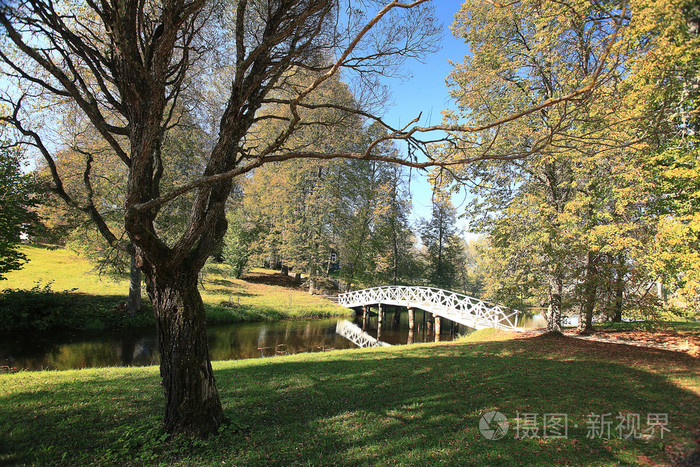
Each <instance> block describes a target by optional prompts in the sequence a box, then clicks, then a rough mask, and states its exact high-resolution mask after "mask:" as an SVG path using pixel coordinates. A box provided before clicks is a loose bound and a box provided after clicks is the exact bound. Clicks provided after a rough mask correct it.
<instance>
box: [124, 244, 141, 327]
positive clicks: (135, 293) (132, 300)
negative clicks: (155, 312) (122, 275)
mask: <svg viewBox="0 0 700 467" xmlns="http://www.w3.org/2000/svg"><path fill="white" fill-rule="evenodd" d="M139 311H141V269H139V267H138V266H137V264H136V254H135V252H133V251H132V252H131V267H130V270H129V298H127V299H126V312H127V313H129V315H131V316H136V315H137V314H138V313H139Z"/></svg>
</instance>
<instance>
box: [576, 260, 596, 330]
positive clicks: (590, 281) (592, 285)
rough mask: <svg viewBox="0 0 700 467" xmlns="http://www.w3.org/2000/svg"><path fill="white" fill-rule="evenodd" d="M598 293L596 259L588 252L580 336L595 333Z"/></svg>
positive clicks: (579, 326)
mask: <svg viewBox="0 0 700 467" xmlns="http://www.w3.org/2000/svg"><path fill="white" fill-rule="evenodd" d="M597 291H598V274H597V268H596V257H595V254H594V253H593V252H592V251H589V252H588V264H587V265H586V282H585V284H584V290H583V303H582V304H581V313H580V314H579V320H578V332H579V334H591V333H592V332H593V310H594V309H595V302H596V293H597Z"/></svg>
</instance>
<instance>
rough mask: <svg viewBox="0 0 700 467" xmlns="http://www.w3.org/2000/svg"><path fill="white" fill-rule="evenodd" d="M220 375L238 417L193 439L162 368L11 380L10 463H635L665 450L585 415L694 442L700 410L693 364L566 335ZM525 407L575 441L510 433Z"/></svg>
mask: <svg viewBox="0 0 700 467" xmlns="http://www.w3.org/2000/svg"><path fill="white" fill-rule="evenodd" d="M600 346H602V347H600ZM621 348H625V349H621ZM121 371H131V370H121ZM215 371H216V377H217V381H218V386H219V390H220V393H221V398H222V402H223V404H224V409H225V411H226V413H227V415H228V417H229V418H230V419H231V424H230V425H228V426H226V427H224V428H223V429H222V432H221V434H220V435H219V436H217V437H214V438H212V439H210V440H208V441H206V442H204V443H199V444H197V445H196V447H192V446H189V447H187V448H185V447H184V446H185V444H183V443H178V442H174V443H170V444H162V443H160V444H159V443H155V444H153V441H152V440H153V438H157V433H156V432H155V431H154V429H155V428H157V427H158V424H159V421H160V416H161V413H162V396H161V393H160V387H159V385H158V378H157V370H156V369H154V368H150V369H146V370H139V371H138V372H134V373H133V375H134V376H133V377H126V376H125V375H123V374H122V373H118V372H117V373H114V374H109V373H108V374H102V373H100V372H92V371H91V372H78V373H77V376H75V377H74V378H73V379H72V380H68V379H67V378H68V377H60V379H59V380H54V379H53V378H50V377H47V376H46V375H45V374H37V373H27V374H20V375H15V376H12V377H11V378H17V377H21V378H25V379H26V381H27V383H28V384H29V383H31V385H30V386H29V387H31V388H32V389H31V391H22V390H17V391H13V392H12V393H11V394H10V395H7V394H5V395H0V420H2V422H0V426H2V440H3V441H2V442H1V443H2V444H0V448H1V449H0V452H3V453H5V454H0V456H2V457H0V461H4V462H10V463H20V462H28V463H31V462H35V463H47V462H52V463H53V462H59V461H60V460H61V458H62V456H63V452H66V453H67V455H66V458H65V459H64V460H65V462H66V463H71V462H73V463H75V462H76V461H79V462H101V463H104V462H106V461H110V460H114V461H116V462H120V463H121V462H127V463H130V462H138V461H139V460H141V461H156V460H157V461H160V462H173V461H176V460H183V461H184V462H187V463H207V464H212V463H219V462H221V461H226V462H227V463H233V464H237V465H246V464H247V465H259V464H263V463H272V462H276V463H282V464H286V465H289V464H295V463H313V464H385V463H389V462H390V461H391V462H396V463H399V464H408V465H425V464H427V463H429V462H446V463H448V464H453V465H454V464H458V465H465V464H472V465H474V464H492V465H497V464H501V465H507V464H509V465H512V464H516V463H517V464H530V463H540V464H553V463H560V462H561V463H568V464H585V463H593V462H597V463H622V464H625V463H634V462H635V459H636V457H635V456H638V455H640V454H646V455H654V453H655V452H657V453H658V452H659V450H658V447H657V445H658V443H657V442H655V443H648V442H644V441H641V440H637V441H622V440H618V439H610V440H607V439H601V438H596V439H587V437H586V435H587V432H588V430H587V426H586V422H587V416H588V414H590V413H593V414H603V413H611V414H612V417H614V416H615V415H617V413H618V412H621V413H639V414H640V415H641V416H642V417H643V418H644V420H643V422H644V421H645V417H646V415H647V414H648V413H667V414H668V415H669V423H668V428H669V429H670V430H671V431H670V432H668V433H666V439H667V440H673V439H676V438H678V439H687V438H689V437H690V436H691V435H692V433H691V431H692V428H693V424H694V423H697V419H698V417H699V416H700V413H699V410H698V407H699V406H700V398H699V397H698V395H697V394H695V393H693V392H691V391H689V390H686V389H683V388H681V387H679V386H678V385H677V384H676V383H675V382H674V379H675V378H677V377H678V376H683V375H684V374H685V375H688V374H690V373H693V372H695V373H694V376H695V377H697V359H693V358H692V357H689V356H687V355H682V354H675V353H672V352H664V351H659V350H650V349H638V348H635V349H634V352H632V353H630V352H629V351H628V350H627V346H610V345H605V344H597V343H591V342H585V341H578V340H574V339H566V338H562V339H547V338H530V339H514V340H509V341H502V342H489V343H478V344H447V345H439V346H413V347H404V348H402V349H395V348H394V349H388V350H379V351H372V352H368V351H351V352H335V353H329V354H325V355H322V356H318V355H315V356H309V355H297V356H293V357H290V358H275V359H266V360H256V361H245V362H235V363H232V362H221V363H217V364H215ZM37 375H38V377H39V378H40V379H41V380H42V382H41V384H38V383H33V382H32V380H33V379H36V378H37ZM58 375H59V376H60V375H61V374H58ZM132 378H133V379H132ZM491 410H497V411H500V412H502V413H503V414H505V415H506V416H507V417H508V419H509V420H510V422H511V428H510V430H509V431H508V433H507V434H506V436H505V437H504V438H503V439H501V440H498V441H494V440H488V439H486V438H484V437H483V436H482V435H481V434H480V432H479V429H478V426H479V419H480V417H481V415H482V414H483V413H484V412H487V411H491ZM517 412H519V413H521V414H522V413H530V414H533V413H534V414H538V415H539V419H538V420H540V421H541V418H542V417H543V416H544V414H552V413H559V414H566V415H567V416H568V437H567V438H562V439H553V438H548V439H543V438H541V437H540V438H539V439H538V438H535V439H515V438H514V427H513V424H514V423H515V418H514V417H515V415H516V413H517ZM613 420H614V418H613ZM575 424H577V425H578V427H577V428H576V427H574V425H575ZM614 426H615V425H613V427H614ZM642 428H645V427H644V426H643V427H642ZM541 430H542V425H541V423H540V435H542V431H541ZM611 435H612V436H611V437H612V438H614V428H613V433H611ZM118 456H124V457H122V458H118ZM149 456H150V457H149Z"/></svg>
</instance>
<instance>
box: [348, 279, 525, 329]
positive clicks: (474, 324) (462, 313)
mask: <svg viewBox="0 0 700 467" xmlns="http://www.w3.org/2000/svg"><path fill="white" fill-rule="evenodd" d="M338 304H339V305H342V306H344V307H346V308H357V307H361V306H368V305H394V306H403V307H407V308H419V309H421V310H424V311H428V312H430V313H433V314H434V315H436V316H441V317H443V318H447V319H449V320H451V321H454V322H455V323H459V324H463V325H465V326H469V327H471V328H475V329H486V328H497V329H507V330H514V329H515V328H516V327H517V326H518V315H519V314H520V312H519V311H518V310H512V309H510V308H507V307H504V306H501V305H495V304H493V303H489V302H485V301H483V300H479V299H478V298H473V297H469V296H467V295H463V294H460V293H457V292H452V291H449V290H443V289H438V288H435V287H413V286H400V285H399V286H386V287H373V288H371V289H363V290H356V291H353V292H347V293H343V294H340V295H338Z"/></svg>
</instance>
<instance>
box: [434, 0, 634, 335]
mask: <svg viewBox="0 0 700 467" xmlns="http://www.w3.org/2000/svg"><path fill="white" fill-rule="evenodd" d="M625 21H626V13H625V11H624V10H623V11H607V10H604V9H602V8H601V7H599V5H598V4H593V3H585V2H572V3H570V4H558V3H553V2H552V3H548V2H539V1H527V0H526V1H518V2H512V3H509V4H507V5H505V6H498V7H494V6H493V5H490V4H488V3H484V2H478V1H466V2H464V3H463V4H462V8H461V10H460V12H459V13H458V15H457V17H456V20H455V24H454V26H453V31H454V33H455V34H456V35H458V36H461V37H464V39H465V41H467V42H468V43H469V45H470V49H471V52H472V54H471V56H469V57H465V61H464V63H462V64H458V65H455V69H454V71H453V72H452V73H451V74H450V83H451V84H452V88H453V90H452V91H451V92H452V95H453V97H454V98H455V100H456V101H457V103H458V106H459V111H458V112H457V113H449V112H448V113H447V114H446V118H447V119H448V120H450V119H459V118H466V119H469V120H471V121H473V122H474V124H476V125H479V124H484V123H485V122H487V121H490V120H492V119H493V118H494V117H497V116H499V115H509V114H511V113H513V112H518V111H520V110H522V111H524V110H526V109H529V108H531V107H532V106H533V105H534V104H535V103H536V102H541V101H543V100H545V101H557V100H558V99H561V98H562V97H563V96H567V95H569V94H571V93H573V92H575V91H576V89H580V88H581V87H584V86H585V84H586V83H587V82H588V80H589V79H590V74H591V71H592V70H595V73H597V74H598V76H599V81H598V83H599V86H601V87H605V86H606V85H607V84H608V83H611V82H613V80H614V79H616V72H615V63H617V56H616V55H610V50H611V49H610V47H609V44H610V43H609V42H608V37H609V33H610V31H611V30H613V29H615V28H616V27H618V26H619V25H620V24H622V23H623V22H625ZM606 54H607V55H606ZM603 59H606V60H608V61H607V62H605V61H603ZM596 97H598V96H596ZM592 105H595V104H594V103H590V102H586V103H580V104H579V105H576V104H573V103H571V102H569V101H566V100H564V101H562V102H559V103H558V104H556V105H552V106H550V107H547V108H543V109H541V110H540V111H538V112H535V113H529V114H528V115H526V116H524V117H523V118H520V119H518V120H516V121H512V122H509V123H507V124H505V125H501V126H499V127H498V128H495V129H493V130H492V131H490V132H486V133H482V134H479V135H478V136H477V137H475V138H473V137H469V136H467V138H464V139H462V140H461V141H459V143H458V144H451V145H448V146H446V147H445V148H444V153H445V154H446V155H447V156H449V155H451V154H457V155H459V156H457V157H462V155H463V154H465V153H466V154H469V155H471V156H472V157H480V156H486V157H487V158H488V159H491V160H490V161H486V162H480V163H477V164H473V165H469V166H466V167H465V168H464V169H463V170H455V171H454V172H452V174H453V176H454V179H455V180H463V181H470V182H471V183H472V186H473V187H474V188H473V190H472V192H473V193H474V194H475V195H476V196H477V198H476V199H475V201H474V202H473V203H472V205H471V209H470V211H471V214H472V218H473V221H474V225H475V227H476V228H481V229H482V231H484V232H488V233H489V234H490V235H491V237H492V242H491V246H492V247H495V248H498V249H500V250H501V251H503V252H506V251H508V252H509V253H508V254H507V255H506V256H505V257H503V259H504V260H506V263H504V264H503V267H502V268H500V270H501V271H502V272H503V273H504V274H507V275H506V277H510V278H511V280H513V279H517V280H524V279H525V277H527V276H532V275H533V273H535V272H536V273H537V274H539V277H540V279H542V282H543V285H544V286H545V291H546V296H547V303H548V308H549V314H548V317H549V319H548V330H550V331H554V332H559V331H560V328H561V324H560V323H561V309H562V305H563V297H564V293H565V290H566V289H567V288H568V286H569V285H570V284H571V273H570V266H571V265H572V264H575V260H576V253H577V248H575V247H574V244H573V243H572V242H573V240H574V239H575V238H576V236H577V234H576V233H575V232H574V231H573V230H572V228H573V227H574V224H573V223H572V222H570V212H569V211H570V207H569V205H570V203H572V202H573V200H574V199H575V198H576V196H577V193H578V188H579V185H578V180H577V176H578V171H579V167H580V166H581V165H585V160H586V158H588V157H590V156H593V155H594V154H595V152H596V150H597V149H596V148H600V147H601V146H602V145H603V144H605V143H606V142H607V141H606V139H605V138H599V139H596V136H597V135H596V133H595V131H594V130H595V129H594V127H595V126H596V125H597V124H598V123H597V121H598V120H599V119H601V118H602V116H599V115H598V114H597V113H596V112H595V111H594V112H591V111H590V106H592ZM583 141H585V145H587V146H588V147H589V149H588V150H586V151H579V148H580V147H582V146H583V144H582V142H583ZM523 153H529V154H531V157H529V158H527V159H524V160H514V159H519V156H520V155H521V154H523Z"/></svg>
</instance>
